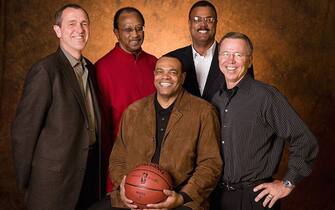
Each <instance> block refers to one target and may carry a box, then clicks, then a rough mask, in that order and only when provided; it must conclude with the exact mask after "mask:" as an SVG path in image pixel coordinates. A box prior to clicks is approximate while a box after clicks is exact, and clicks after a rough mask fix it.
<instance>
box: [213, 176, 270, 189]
mask: <svg viewBox="0 0 335 210" xmlns="http://www.w3.org/2000/svg"><path fill="white" fill-rule="evenodd" d="M271 181H272V178H267V179H260V180H257V181H254V182H238V183H231V182H227V181H223V182H220V183H219V188H220V189H221V190H223V191H236V190H244V189H249V188H252V187H254V186H256V185H259V184H261V183H264V182H271Z"/></svg>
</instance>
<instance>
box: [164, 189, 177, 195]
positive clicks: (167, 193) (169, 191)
mask: <svg viewBox="0 0 335 210" xmlns="http://www.w3.org/2000/svg"><path fill="white" fill-rule="evenodd" d="M173 192H174V191H172V190H163V193H164V194H165V195H167V196H172V195H173Z"/></svg>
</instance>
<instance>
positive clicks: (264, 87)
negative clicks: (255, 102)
mask: <svg viewBox="0 0 335 210" xmlns="http://www.w3.org/2000/svg"><path fill="white" fill-rule="evenodd" d="M251 91H252V93H253V94H255V95H258V96H261V97H262V98H263V99H264V100H267V101H269V100H272V101H273V100H276V101H277V100H286V97H285V96H284V95H283V94H282V93H281V92H280V91H279V90H278V89H277V88H276V87H275V86H273V85H270V84H266V83H264V82H262V81H259V80H254V81H253V82H252V85H251Z"/></svg>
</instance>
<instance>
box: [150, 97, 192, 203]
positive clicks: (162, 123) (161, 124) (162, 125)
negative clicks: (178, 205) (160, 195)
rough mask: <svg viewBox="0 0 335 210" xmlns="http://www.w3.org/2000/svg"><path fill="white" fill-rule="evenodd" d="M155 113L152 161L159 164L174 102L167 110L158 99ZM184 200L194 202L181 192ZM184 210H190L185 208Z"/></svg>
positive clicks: (155, 101)
mask: <svg viewBox="0 0 335 210" xmlns="http://www.w3.org/2000/svg"><path fill="white" fill-rule="evenodd" d="M154 105H155V111H156V149H155V153H154V156H153V157H152V159H151V162H152V163H156V164H159V156H160V153H161V147H162V141H163V138H164V134H165V130H166V127H167V125H168V122H169V119H170V115H171V112H172V109H173V106H174V102H173V103H172V104H171V105H170V106H169V107H168V108H166V109H164V108H163V107H162V106H161V105H160V104H159V103H158V101H157V97H155V100H154ZM179 193H180V194H181V195H182V196H183V199H184V203H187V202H190V201H192V199H191V197H190V196H189V195H187V194H186V193H185V192H179ZM184 209H190V208H188V207H186V206H184Z"/></svg>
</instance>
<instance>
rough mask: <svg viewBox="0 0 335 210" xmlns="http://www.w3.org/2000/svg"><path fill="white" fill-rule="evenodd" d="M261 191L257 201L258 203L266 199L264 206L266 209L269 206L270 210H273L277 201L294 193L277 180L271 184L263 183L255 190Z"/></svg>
mask: <svg viewBox="0 0 335 210" xmlns="http://www.w3.org/2000/svg"><path fill="white" fill-rule="evenodd" d="M259 190H262V191H261V192H260V193H259V194H258V195H257V197H256V198H255V201H256V202H258V201H260V200H261V199H262V198H264V197H265V198H264V201H263V206H264V207H266V206H267V205H268V207H269V208H272V206H273V205H274V204H275V203H276V201H277V200H279V199H281V198H284V197H286V196H288V194H290V193H291V192H292V189H291V188H287V187H285V186H284V185H283V183H282V181H280V180H275V181H273V182H270V183H263V184H260V185H258V186H256V187H255V188H254V192H257V191H259Z"/></svg>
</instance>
